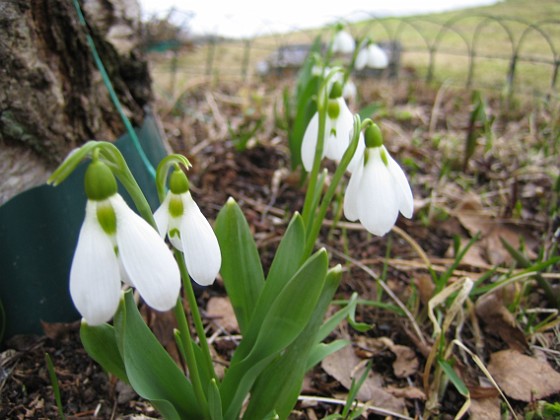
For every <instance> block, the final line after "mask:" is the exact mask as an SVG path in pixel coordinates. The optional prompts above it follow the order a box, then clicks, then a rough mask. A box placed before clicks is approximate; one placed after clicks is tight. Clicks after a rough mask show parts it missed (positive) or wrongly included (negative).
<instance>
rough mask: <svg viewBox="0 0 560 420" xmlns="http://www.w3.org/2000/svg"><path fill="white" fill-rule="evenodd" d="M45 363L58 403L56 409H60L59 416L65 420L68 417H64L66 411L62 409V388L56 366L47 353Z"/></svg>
mask: <svg viewBox="0 0 560 420" xmlns="http://www.w3.org/2000/svg"><path fill="white" fill-rule="evenodd" d="M45 362H46V363H47V370H48V372H49V378H50V380H51V385H52V388H53V393H54V400H55V402H56V408H57V409H58V416H59V417H60V419H61V420H65V419H66V416H65V415H64V409H63V407H62V397H61V395H60V387H59V386H58V376H56V371H55V370H54V364H53V362H52V359H51V356H50V355H49V353H45Z"/></svg>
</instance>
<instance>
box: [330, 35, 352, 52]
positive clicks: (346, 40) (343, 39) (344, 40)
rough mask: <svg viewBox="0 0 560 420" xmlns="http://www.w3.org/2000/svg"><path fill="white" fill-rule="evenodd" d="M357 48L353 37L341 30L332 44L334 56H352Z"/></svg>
mask: <svg viewBox="0 0 560 420" xmlns="http://www.w3.org/2000/svg"><path fill="white" fill-rule="evenodd" d="M354 48H356V43H355V41H354V38H352V35H350V34H349V33H348V32H346V31H344V30H342V29H341V30H339V31H338V32H337V33H336V35H335V36H334V39H333V43H332V52H333V53H334V54H336V53H341V54H352V53H353V52H354Z"/></svg>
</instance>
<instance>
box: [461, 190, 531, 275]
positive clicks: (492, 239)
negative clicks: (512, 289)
mask: <svg viewBox="0 0 560 420" xmlns="http://www.w3.org/2000/svg"><path fill="white" fill-rule="evenodd" d="M452 214H453V216H455V217H456V218H457V220H459V222H460V223H461V225H462V226H463V227H464V228H465V229H466V230H467V231H468V232H469V233H470V235H471V237H472V236H474V235H476V234H477V233H479V232H480V234H481V240H480V241H478V243H475V244H473V245H472V246H471V248H470V249H469V251H468V252H467V254H466V255H465V258H464V259H463V262H464V263H467V261H468V260H470V259H472V260H473V262H478V261H479V258H481V257H482V258H484V259H485V260H486V262H488V263H490V264H495V265H497V264H502V263H504V262H510V261H512V257H511V255H510V254H509V252H508V251H507V250H506V249H505V248H504V246H503V245H502V242H501V240H500V238H503V239H504V240H506V241H507V242H508V243H509V244H510V245H511V246H513V247H514V248H518V247H519V245H520V239H519V238H520V237H523V241H524V243H526V244H528V245H529V246H528V247H527V248H528V249H530V248H531V246H530V244H531V243H532V238H531V237H530V235H528V233H527V232H525V231H524V230H523V229H521V228H520V227H518V226H515V225H512V224H509V223H507V224H506V223H505V222H503V221H501V220H499V219H497V218H496V217H495V216H494V215H493V214H491V213H490V212H489V211H487V210H485V209H484V208H483V206H482V203H481V201H480V197H479V196H478V195H476V194H475V193H472V192H471V193H467V194H466V195H465V197H464V198H463V200H461V202H459V204H458V205H457V207H456V208H455V209H454V210H453V213H452ZM528 253H529V255H528V258H529V259H533V258H535V257H536V255H535V254H534V253H532V252H531V251H530V250H528ZM473 265H474V264H473Z"/></svg>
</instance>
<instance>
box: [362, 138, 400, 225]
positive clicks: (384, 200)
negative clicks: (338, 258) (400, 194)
mask: <svg viewBox="0 0 560 420" xmlns="http://www.w3.org/2000/svg"><path fill="white" fill-rule="evenodd" d="M375 149H378V148H373V149H369V150H370V152H373V153H370V156H369V160H368V162H367V164H366V166H365V168H364V173H363V176H362V179H361V184H360V186H359V189H360V193H359V194H360V200H359V201H358V214H359V218H360V221H361V222H362V224H363V225H364V227H365V228H366V229H367V230H368V231H369V232H371V233H373V234H374V235H378V236H383V235H385V234H386V233H387V232H389V231H390V230H391V228H392V227H393V225H394V224H395V222H396V220H397V216H398V214H399V203H398V200H397V196H396V194H395V190H394V185H393V182H392V181H393V179H392V177H391V175H390V173H389V171H388V169H387V167H386V166H385V164H384V163H383V161H382V160H381V157H380V156H379V152H378V151H377V150H375Z"/></svg>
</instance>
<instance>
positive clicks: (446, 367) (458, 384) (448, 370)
mask: <svg viewBox="0 0 560 420" xmlns="http://www.w3.org/2000/svg"><path fill="white" fill-rule="evenodd" d="M438 364H439V365H440V367H441V368H442V369H443V371H444V372H445V374H446V375H447V377H448V378H449V380H450V381H451V382H452V383H453V385H455V388H457V391H459V393H460V394H461V395H463V396H464V397H468V396H469V389H468V388H467V386H466V385H465V383H464V382H463V380H462V379H461V378H459V376H458V375H457V373H456V372H455V371H454V370H453V367H452V366H451V364H450V363H449V362H448V361H447V360H442V359H438Z"/></svg>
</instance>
